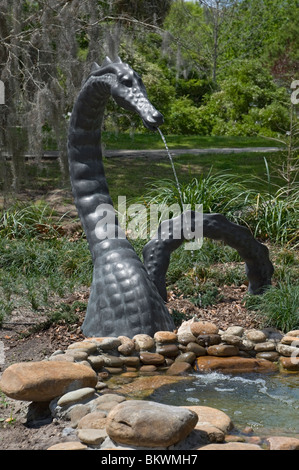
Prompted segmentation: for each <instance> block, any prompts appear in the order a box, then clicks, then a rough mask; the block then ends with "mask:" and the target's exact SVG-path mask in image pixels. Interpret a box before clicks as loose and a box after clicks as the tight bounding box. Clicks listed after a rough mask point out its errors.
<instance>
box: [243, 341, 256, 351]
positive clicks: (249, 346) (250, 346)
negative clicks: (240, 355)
mask: <svg viewBox="0 0 299 470" xmlns="http://www.w3.org/2000/svg"><path fill="white" fill-rule="evenodd" d="M254 347H255V343H254V342H253V341H250V340H249V339H246V338H243V339H242V343H241V344H240V346H239V349H240V350H241V351H253V350H254Z"/></svg>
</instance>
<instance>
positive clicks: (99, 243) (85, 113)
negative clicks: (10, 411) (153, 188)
mask: <svg viewBox="0 0 299 470" xmlns="http://www.w3.org/2000/svg"><path fill="white" fill-rule="evenodd" d="M110 96H112V98H113V99H114V100H115V102H116V103H117V104H118V105H119V106H121V107H122V108H124V109H125V110H128V111H134V112H136V113H137V114H138V115H139V116H140V118H141V119H142V121H143V124H144V125H145V127H146V128H148V129H150V130H153V131H155V130H157V129H158V127H159V126H160V125H161V124H163V121H164V120H163V116H162V114H161V113H159V112H158V111H157V110H156V109H155V108H154V106H153V105H152V104H151V103H150V101H149V99H148V97H147V93H146V89H145V87H144V84H143V82H142V80H141V78H140V77H139V76H138V74H137V73H136V72H135V71H134V70H132V68H131V67H130V66H129V65H127V64H125V63H123V62H122V61H121V59H117V60H116V61H111V60H110V59H109V58H106V59H105V61H104V62H103V64H102V65H101V66H99V65H97V64H96V63H94V64H93V66H92V69H91V73H90V75H89V76H88V78H87V80H86V81H85V82H84V84H83V86H82V88H81V91H80V93H79V95H78V97H77V100H76V102H75V104H74V108H73V111H72V114H71V119H70V125H69V134H68V158H69V169H70V179H71V184H72V191H73V196H74V200H75V204H76V207H77V210H78V214H79V217H80V219H81V223H82V226H83V229H84V231H85V234H86V237H87V241H88V245H89V249H90V252H91V256H92V261H93V279H92V285H91V290H90V297H89V302H88V306H87V311H86V315H85V319H84V322H83V325H82V332H83V334H84V335H85V336H128V337H130V338H132V337H133V336H134V335H136V334H139V333H143V334H148V335H151V336H153V335H154V334H155V332H156V331H173V330H174V328H175V325H174V322H173V319H172V317H171V315H170V313H169V311H168V309H167V307H166V305H165V303H166V300H167V294H166V282H165V276H166V273H167V269H168V266H169V262H170V256H171V253H172V252H173V251H174V250H175V249H177V248H178V247H179V246H180V245H181V244H182V243H183V242H184V241H185V240H187V239H188V235H187V236H186V234H185V233H188V230H187V231H186V230H182V229H181V237H179V238H178V237H174V236H173V234H174V233H177V231H176V228H177V226H178V224H180V227H183V224H181V222H182V221H183V222H184V221H186V220H189V225H190V227H188V228H189V231H190V230H191V231H192V232H193V233H194V225H195V224H196V220H197V218H196V213H195V212H192V211H190V212H189V213H188V214H187V215H188V216H189V217H188V218H186V213H184V214H182V215H181V216H178V217H175V218H173V219H171V220H169V221H163V222H162V224H161V225H160V226H159V228H158V231H157V233H156V235H155V236H154V237H153V238H152V239H151V240H150V241H149V242H148V243H147V244H146V245H145V247H144V250H143V258H144V263H142V261H141V260H140V258H139V257H138V255H137V254H136V252H135V250H134V248H133V247H132V245H131V243H130V242H129V240H128V239H127V238H126V236H125V233H124V231H123V230H122V228H121V227H120V225H119V222H118V219H117V217H116V213H115V210H114V208H113V203H112V200H111V198H110V195H109V189H108V185H107V181H106V178H105V171H104V166H103V160H102V150H101V126H102V122H103V116H104V110H105V107H106V103H107V100H108V99H109V97H110ZM103 207H104V208H105V220H106V221H107V220H108V223H106V224H105V225H104V224H102V225H101V220H103V212H102V211H101V208H103ZM202 222H203V236H204V237H208V238H211V239H215V240H222V241H223V242H224V243H226V244H228V245H230V246H231V247H233V248H235V249H236V250H237V251H238V253H239V254H240V256H241V257H242V259H243V260H244V261H245V266H246V273H247V276H248V279H249V288H248V289H249V292H251V293H254V294H258V293H261V292H262V291H263V289H264V287H265V286H267V285H269V284H270V283H271V276H272V274H273V266H272V263H271V262H270V260H269V254H268V249H267V247H266V246H264V245H262V244H261V243H259V242H258V241H257V240H255V239H254V237H253V236H252V235H251V233H250V231H249V230H248V229H247V228H245V227H242V226H239V225H236V224H234V223H231V222H229V221H228V220H227V219H226V218H225V217H224V216H222V215H221V214H203V219H202ZM184 223H185V222H184ZM165 231H166V232H167V236H166V237H165ZM103 232H105V233H104V236H103Z"/></svg>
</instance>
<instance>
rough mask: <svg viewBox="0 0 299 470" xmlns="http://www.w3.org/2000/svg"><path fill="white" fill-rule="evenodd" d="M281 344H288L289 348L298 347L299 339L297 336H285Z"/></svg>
mask: <svg viewBox="0 0 299 470" xmlns="http://www.w3.org/2000/svg"><path fill="white" fill-rule="evenodd" d="M281 343H282V344H288V345H289V346H296V344H297V346H298V345H299V338H298V337H297V336H292V335H285V336H284V337H283V338H281Z"/></svg>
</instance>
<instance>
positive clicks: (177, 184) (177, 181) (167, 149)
mask: <svg viewBox="0 0 299 470" xmlns="http://www.w3.org/2000/svg"><path fill="white" fill-rule="evenodd" d="M158 131H159V134H160V136H161V139H162V140H163V142H164V145H165V148H166V152H167V154H168V158H169V160H170V163H171V167H172V171H173V174H174V178H175V182H176V186H177V189H178V192H179V196H180V202H181V206H182V209H183V207H184V204H183V195H182V191H181V186H180V183H179V180H178V176H177V173H176V170H175V167H174V163H173V159H172V156H171V153H170V151H169V148H168V145H167V142H166V139H165V137H164V135H163V133H162V132H161V130H160V128H159V127H158Z"/></svg>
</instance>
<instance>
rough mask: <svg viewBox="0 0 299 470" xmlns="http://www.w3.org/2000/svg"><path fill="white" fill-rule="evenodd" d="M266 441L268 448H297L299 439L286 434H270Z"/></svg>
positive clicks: (298, 448) (298, 447)
mask: <svg viewBox="0 0 299 470" xmlns="http://www.w3.org/2000/svg"><path fill="white" fill-rule="evenodd" d="M266 441H267V442H268V444H269V446H270V450H299V439H297V438H296V437H288V436H271V437H267V439H266Z"/></svg>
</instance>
